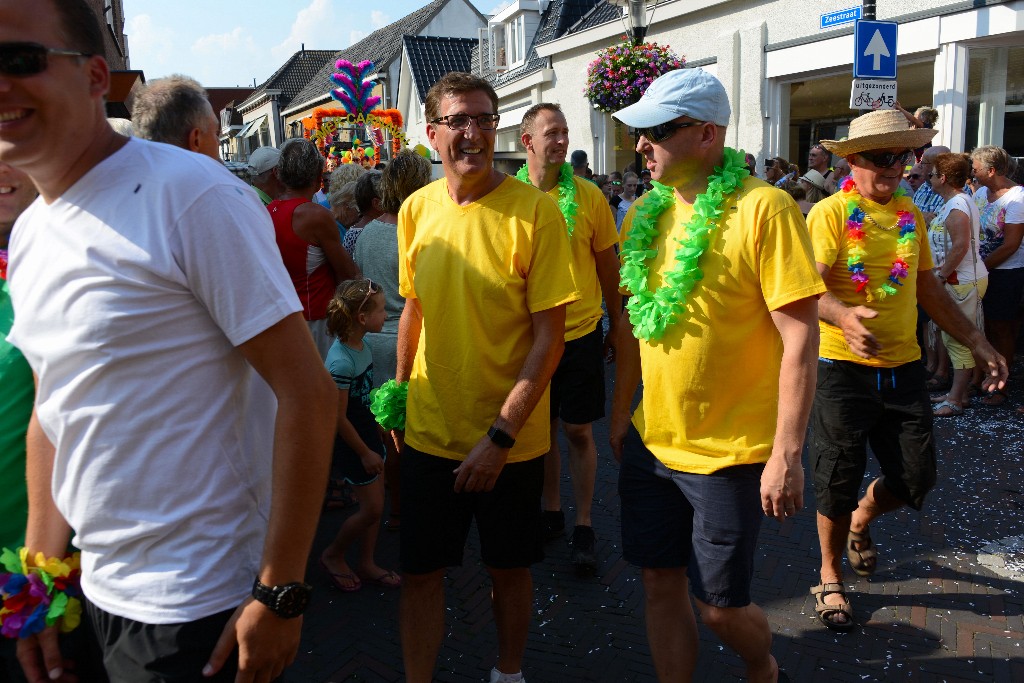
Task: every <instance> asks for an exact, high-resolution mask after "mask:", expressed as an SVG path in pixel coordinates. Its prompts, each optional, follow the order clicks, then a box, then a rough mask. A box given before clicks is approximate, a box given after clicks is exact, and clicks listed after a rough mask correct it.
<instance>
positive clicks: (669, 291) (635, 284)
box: [619, 147, 750, 341]
mask: <svg viewBox="0 0 1024 683" xmlns="http://www.w3.org/2000/svg"><path fill="white" fill-rule="evenodd" d="M722 159H723V160H722V166H720V167H719V166H716V167H715V172H714V173H712V174H711V175H710V176H709V177H708V189H707V190H706V191H704V192H702V193H701V194H698V195H697V197H696V199H695V200H694V202H693V216H692V217H691V218H690V220H689V222H688V223H686V225H685V226H683V231H684V232H683V237H682V238H681V239H679V240H677V242H678V243H679V248H678V249H677V250H676V253H675V260H676V265H675V267H674V268H673V269H672V270H671V271H669V272H668V273H665V277H664V284H663V285H662V286H661V287H660V288H659V289H658V291H657V292H651V290H650V289H648V287H647V278H648V276H649V274H650V268H649V267H648V266H647V264H646V261H647V260H648V259H652V258H654V257H655V256H656V255H657V253H658V250H657V249H651V242H653V241H654V238H655V237H657V236H658V225H657V224H658V216H660V215H661V214H662V212H664V211H665V209H667V208H668V207H670V206H671V205H672V204H673V203H674V202H675V193H674V191H673V190H672V188H670V187H667V186H665V185H662V184H661V183H658V182H654V183H652V184H653V185H654V189H653V190H650V191H649V192H646V193H644V196H643V200H642V201H641V202H639V203H638V204H637V207H636V210H635V211H636V212H635V214H634V215H633V223H632V226H631V227H630V230H629V234H628V236H627V238H626V241H625V242H624V243H623V245H622V268H621V269H620V271H619V275H620V276H621V278H622V282H621V286H623V287H625V288H626V289H627V290H628V291H629V292H630V293H631V294H632V296H631V297H630V299H629V303H628V304H626V310H627V311H629V322H630V324H632V325H633V335H634V336H636V338H637V339H645V340H648V341H657V340H658V339H660V338H661V337H662V336H663V335H664V334H665V331H666V330H667V329H668V328H669V327H670V326H671V325H673V324H675V322H676V319H677V318H678V317H679V316H680V315H681V314H685V313H686V297H687V296H688V295H689V294H690V292H691V291H692V290H693V288H694V287H695V286H696V285H697V282H698V281H700V279H701V278H703V277H704V273H703V272H702V271H701V269H700V267H699V265H698V261H699V259H700V257H701V254H703V253H704V251H705V250H706V249H707V248H708V245H709V244H710V243H711V240H710V235H711V233H712V232H713V231H714V229H715V221H716V220H717V219H718V217H719V216H721V215H722V212H723V211H722V205H723V204H724V203H725V199H726V197H728V196H729V195H731V194H732V193H733V192H735V191H736V190H737V189H738V188H739V187H740V185H741V184H742V183H743V179H744V178H746V177H747V176H748V175H750V171H749V170H747V167H746V164H745V161H744V158H743V152H742V151H737V150H734V149H731V148H729V147H726V148H725V152H724V154H723V157H722Z"/></svg>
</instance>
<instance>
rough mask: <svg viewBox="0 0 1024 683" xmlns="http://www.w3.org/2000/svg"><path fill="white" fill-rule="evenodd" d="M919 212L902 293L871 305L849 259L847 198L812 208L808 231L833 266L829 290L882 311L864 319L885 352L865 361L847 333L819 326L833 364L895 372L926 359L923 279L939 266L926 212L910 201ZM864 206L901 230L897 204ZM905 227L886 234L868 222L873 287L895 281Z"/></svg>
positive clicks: (821, 257)
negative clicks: (921, 325)
mask: <svg viewBox="0 0 1024 683" xmlns="http://www.w3.org/2000/svg"><path fill="white" fill-rule="evenodd" d="M907 205H908V208H911V207H912V209H913V213H914V218H915V220H916V221H917V227H916V230H915V233H916V239H915V242H914V243H915V245H916V246H915V248H914V255H913V256H912V257H911V258H909V259H907V265H908V266H909V268H908V271H909V274H908V275H907V278H906V279H905V280H903V281H902V282H903V286H902V287H898V288H897V289H898V290H899V294H897V295H896V296H887V297H885V298H884V299H878V298H876V299H875V300H874V301H873V302H871V303H868V300H867V298H865V296H864V293H863V292H859V293H858V292H857V289H856V286H855V285H854V283H853V281H851V280H850V270H849V268H848V266H847V262H846V259H847V257H848V256H849V248H850V240H849V238H847V236H846V199H845V198H844V197H843V196H842V193H841V192H839V193H836V194H834V195H832V196H831V197H828V198H826V199H824V200H822V201H820V202H818V203H817V204H815V205H814V206H813V207H812V208H811V212H810V213H809V214H808V215H807V228H808V230H809V231H810V233H811V242H812V243H813V245H814V260H815V261H817V262H818V263H823V264H825V265H826V266H828V267H829V269H828V272H826V273H825V278H824V279H825V285H826V286H827V287H828V291H829V292H830V293H831V294H832V295H834V296H835V297H836V298H837V299H839V300H840V301H841V302H843V303H844V304H846V305H847V306H867V307H868V308H870V309H872V310H875V311H877V312H878V317H876V318H872V319H864V320H863V321H862V322H863V323H864V326H865V327H867V328H868V330H870V331H871V333H872V334H874V335H875V337H876V338H877V339H878V341H879V343H880V344H881V345H882V350H881V352H880V353H879V354H878V355H877V356H875V357H874V358H861V357H860V356H858V355H856V354H855V353H854V352H853V351H851V350H850V346H849V344H847V343H846V338H845V337H843V332H842V330H840V329H839V328H838V327H836V326H835V325H831V324H829V323H827V322H825V321H823V320H822V321H820V322H819V327H820V328H821V346H820V349H819V351H818V354H819V355H820V356H821V357H822V358H830V359H832V360H848V361H853V362H854V363H860V364H861V365H869V366H872V367H880V368H892V367H896V366H898V365H903V364H904V363H909V362H911V361H914V360H917V359H918V358H920V357H921V348H920V347H919V346H918V345H917V277H918V273H919V272H920V271H923V270H925V271H926V270H931V269H932V268H934V267H935V264H934V263H933V262H932V252H931V248H930V247H929V246H928V236H927V228H926V226H927V223H925V221H924V217H923V216H922V215H921V211H920V210H919V209H918V208H917V207H916V206H914V205H913V203H912V202H907ZM860 206H861V208H862V209H863V210H864V211H865V212H866V213H867V214H868V215H869V216H871V217H872V218H873V219H874V220H875V221H876V222H877V223H878V224H880V225H881V226H883V227H886V228H889V227H890V226H895V225H896V221H897V220H898V217H897V215H896V211H897V201H896V200H895V199H893V200H890V201H889V203H888V204H885V205H882V204H876V203H875V202H873V201H871V200H869V199H866V198H862V199H861V204H860ZM898 237H899V229H898V228H895V227H894V228H893V229H890V230H882V229H880V228H878V227H877V226H876V225H875V224H874V223H872V222H871V221H870V220H865V221H864V240H863V241H864V250H865V251H866V252H867V253H866V255H865V257H864V272H865V273H866V274H867V276H868V286H869V287H871V289H875V288H877V287H879V286H880V285H881V284H882V283H883V282H885V280H886V279H887V278H888V277H889V270H890V269H891V268H892V262H893V260H894V259H895V258H896V239H897V238H898Z"/></svg>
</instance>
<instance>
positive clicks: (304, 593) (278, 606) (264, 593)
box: [252, 576, 313, 619]
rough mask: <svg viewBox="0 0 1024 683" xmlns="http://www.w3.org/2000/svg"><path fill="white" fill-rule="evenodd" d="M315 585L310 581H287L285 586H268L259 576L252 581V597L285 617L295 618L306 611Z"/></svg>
mask: <svg viewBox="0 0 1024 683" xmlns="http://www.w3.org/2000/svg"><path fill="white" fill-rule="evenodd" d="M312 595H313V587H312V586H310V585H309V584H308V583H299V582H298V581H296V582H294V583H286V584H285V585H283V586H266V585H264V584H262V583H261V582H260V578H259V577H258V576H257V577H256V580H255V581H253V582H252V597H254V598H256V600H258V601H260V602H262V603H263V604H264V605H266V606H267V607H269V608H270V609H271V611H272V612H273V613H274V614H276V615H277V616H279V617H281V618H283V619H294V618H295V617H297V616H299V615H301V614H302V613H303V612H304V611H306V607H308V606H309V599H310V597H312Z"/></svg>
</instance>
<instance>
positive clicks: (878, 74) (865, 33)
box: [853, 19, 897, 79]
mask: <svg viewBox="0 0 1024 683" xmlns="http://www.w3.org/2000/svg"><path fill="white" fill-rule="evenodd" d="M896 32H897V24H896V22H894V21H867V20H863V19H862V20H860V21H858V22H857V23H856V24H854V29H853V36H854V37H853V44H854V53H853V77H854V78H890V79H892V78H896Z"/></svg>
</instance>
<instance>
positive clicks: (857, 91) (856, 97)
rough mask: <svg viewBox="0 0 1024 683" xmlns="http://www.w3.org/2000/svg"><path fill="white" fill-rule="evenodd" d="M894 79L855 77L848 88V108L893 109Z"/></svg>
mask: <svg viewBox="0 0 1024 683" xmlns="http://www.w3.org/2000/svg"><path fill="white" fill-rule="evenodd" d="M895 108H896V81H894V80H889V79H873V78H855V79H853V87H852V88H851V89H850V109H895Z"/></svg>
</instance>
